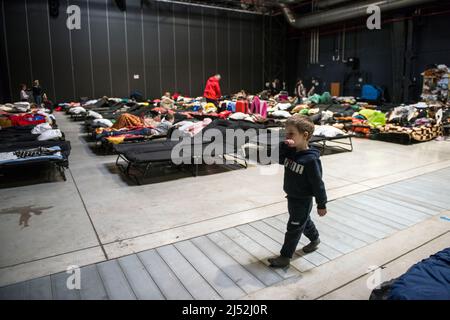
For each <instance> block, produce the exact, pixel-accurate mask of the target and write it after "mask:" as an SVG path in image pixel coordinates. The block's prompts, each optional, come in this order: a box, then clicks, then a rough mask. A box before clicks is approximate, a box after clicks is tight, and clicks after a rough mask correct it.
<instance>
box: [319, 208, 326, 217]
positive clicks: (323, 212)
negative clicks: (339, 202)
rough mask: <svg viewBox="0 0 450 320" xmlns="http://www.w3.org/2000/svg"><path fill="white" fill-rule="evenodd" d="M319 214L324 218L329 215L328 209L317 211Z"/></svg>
mask: <svg viewBox="0 0 450 320" xmlns="http://www.w3.org/2000/svg"><path fill="white" fill-rule="evenodd" d="M317 213H318V214H319V216H321V217H323V216H324V215H326V214H327V209H317Z"/></svg>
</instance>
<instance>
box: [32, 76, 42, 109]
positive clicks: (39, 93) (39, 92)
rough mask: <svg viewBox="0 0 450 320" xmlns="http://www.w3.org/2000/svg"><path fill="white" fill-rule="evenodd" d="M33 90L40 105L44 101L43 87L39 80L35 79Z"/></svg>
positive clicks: (34, 96) (36, 101) (35, 99)
mask: <svg viewBox="0 0 450 320" xmlns="http://www.w3.org/2000/svg"><path fill="white" fill-rule="evenodd" d="M32 91H33V98H34V102H35V103H36V104H37V105H40V104H41V103H42V88H41V86H40V85H39V80H34V83H33V88H32Z"/></svg>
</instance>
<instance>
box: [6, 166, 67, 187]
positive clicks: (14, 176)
mask: <svg viewBox="0 0 450 320" xmlns="http://www.w3.org/2000/svg"><path fill="white" fill-rule="evenodd" d="M59 181H64V180H63V178H62V177H61V175H60V173H59V172H58V170H57V169H56V168H55V167H54V166H53V165H52V164H50V163H45V164H26V165H25V164H24V165H21V166H17V167H9V168H7V169H3V170H0V189H4V188H14V187H23V186H29V185H35V184H42V183H52V182H59Z"/></svg>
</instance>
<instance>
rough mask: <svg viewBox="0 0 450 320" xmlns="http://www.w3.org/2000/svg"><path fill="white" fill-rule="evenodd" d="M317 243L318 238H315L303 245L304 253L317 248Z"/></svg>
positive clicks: (318, 241)
mask: <svg viewBox="0 0 450 320" xmlns="http://www.w3.org/2000/svg"><path fill="white" fill-rule="evenodd" d="M319 243H320V239H319V238H317V240H314V241H311V242H310V243H308V244H307V245H306V246H304V247H303V248H302V250H303V252H304V253H311V252H313V251H315V250H317V248H318V247H319Z"/></svg>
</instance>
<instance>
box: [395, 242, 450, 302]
mask: <svg viewBox="0 0 450 320" xmlns="http://www.w3.org/2000/svg"><path fill="white" fill-rule="evenodd" d="M388 299H392V300H450V248H447V249H444V250H442V251H439V252H438V253H436V254H434V255H432V256H431V257H429V258H427V259H424V260H422V261H421V262H419V263H416V264H415V265H413V266H412V267H411V268H409V270H408V271H407V272H406V273H405V274H403V275H402V276H400V277H399V278H397V280H395V282H394V283H393V284H392V287H391V290H390V294H389V297H388Z"/></svg>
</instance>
